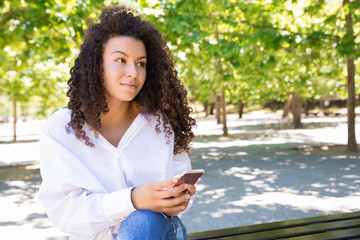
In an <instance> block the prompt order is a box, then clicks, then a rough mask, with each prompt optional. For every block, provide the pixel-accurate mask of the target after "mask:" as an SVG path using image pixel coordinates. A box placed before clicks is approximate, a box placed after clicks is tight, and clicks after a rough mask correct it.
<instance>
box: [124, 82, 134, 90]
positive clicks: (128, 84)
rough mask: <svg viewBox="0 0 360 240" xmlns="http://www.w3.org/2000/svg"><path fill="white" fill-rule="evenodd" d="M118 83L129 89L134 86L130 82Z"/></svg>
mask: <svg viewBox="0 0 360 240" xmlns="http://www.w3.org/2000/svg"><path fill="white" fill-rule="evenodd" d="M120 85H121V86H123V87H127V88H131V89H134V88H136V85H135V84H132V83H120Z"/></svg>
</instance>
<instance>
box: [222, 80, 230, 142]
mask: <svg viewBox="0 0 360 240" xmlns="http://www.w3.org/2000/svg"><path fill="white" fill-rule="evenodd" d="M225 99H226V98H225V86H223V87H222V89H221V109H222V121H223V135H224V136H228V135H229V132H228V128H227V124H226V100H225Z"/></svg>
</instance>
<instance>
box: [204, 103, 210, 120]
mask: <svg viewBox="0 0 360 240" xmlns="http://www.w3.org/2000/svg"><path fill="white" fill-rule="evenodd" d="M204 112H205V117H207V116H208V112H209V100H206V101H205V102H204Z"/></svg>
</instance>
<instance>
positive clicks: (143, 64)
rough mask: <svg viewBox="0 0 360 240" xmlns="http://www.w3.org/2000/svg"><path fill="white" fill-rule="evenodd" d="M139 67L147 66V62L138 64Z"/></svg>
mask: <svg viewBox="0 0 360 240" xmlns="http://www.w3.org/2000/svg"><path fill="white" fill-rule="evenodd" d="M137 65H138V66H139V67H143V68H144V67H145V66H146V63H145V62H139V63H138V64H137Z"/></svg>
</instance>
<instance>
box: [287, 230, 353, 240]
mask: <svg viewBox="0 0 360 240" xmlns="http://www.w3.org/2000/svg"><path fill="white" fill-rule="evenodd" d="M359 238H360V227H359V228H352V229H345V230H339V231H334V232H325V233H318V234H314V235H309V236H306V240H320V239H326V240H342V239H359ZM287 239H289V238H287ZM290 239H291V240H304V236H299V237H293V238H290ZM284 240H285V239H284Z"/></svg>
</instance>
